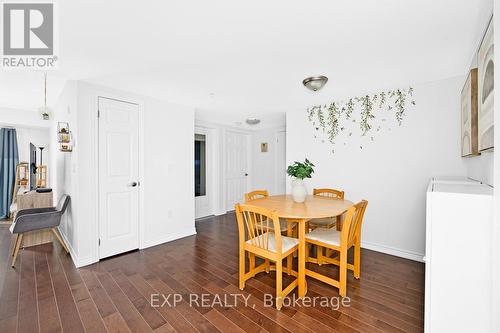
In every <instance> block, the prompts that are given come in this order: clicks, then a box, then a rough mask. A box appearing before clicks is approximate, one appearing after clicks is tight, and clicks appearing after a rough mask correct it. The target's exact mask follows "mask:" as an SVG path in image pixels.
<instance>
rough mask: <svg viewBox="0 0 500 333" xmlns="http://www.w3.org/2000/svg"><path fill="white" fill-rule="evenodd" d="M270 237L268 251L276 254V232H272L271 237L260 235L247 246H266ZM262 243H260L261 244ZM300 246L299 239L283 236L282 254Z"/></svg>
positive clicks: (248, 242) (250, 240)
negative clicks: (265, 243)
mask: <svg viewBox="0 0 500 333" xmlns="http://www.w3.org/2000/svg"><path fill="white" fill-rule="evenodd" d="M267 237H268V239H267V241H268V247H267V249H268V250H269V251H271V252H274V253H276V237H275V235H274V232H270V233H269V235H268V236H267V235H266V234H263V235H260V236H258V237H255V238H253V239H249V240H247V244H250V245H255V244H264V242H265V241H266V238H267ZM259 241H260V242H259ZM298 244H299V240H298V239H297V238H291V237H286V236H281V250H282V253H285V252H287V251H288V250H290V249H291V248H293V247H294V246H297V245H298Z"/></svg>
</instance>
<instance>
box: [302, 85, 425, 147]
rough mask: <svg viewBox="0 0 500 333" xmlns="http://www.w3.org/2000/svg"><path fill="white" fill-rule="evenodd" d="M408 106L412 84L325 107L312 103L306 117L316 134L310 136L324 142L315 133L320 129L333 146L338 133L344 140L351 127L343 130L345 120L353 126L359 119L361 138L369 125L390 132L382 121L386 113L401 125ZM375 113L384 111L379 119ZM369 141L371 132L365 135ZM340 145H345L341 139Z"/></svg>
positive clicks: (367, 131) (346, 124)
mask: <svg viewBox="0 0 500 333" xmlns="http://www.w3.org/2000/svg"><path fill="white" fill-rule="evenodd" d="M409 105H411V106H414V105H416V103H415V100H414V99H413V88H412V87H409V88H407V89H394V90H388V91H383V92H380V93H378V94H373V95H364V96H357V97H352V98H349V99H347V101H346V102H344V101H341V102H332V103H330V104H329V105H328V106H327V105H315V106H312V107H310V108H308V109H307V118H308V120H309V121H310V122H311V123H312V125H313V127H314V129H315V131H316V133H317V134H315V135H314V137H315V138H318V139H320V140H321V141H322V142H325V139H326V138H325V137H324V136H323V138H321V135H319V134H321V133H320V132H319V130H320V129H321V130H322V131H321V132H323V133H324V135H326V137H327V139H328V142H330V143H331V144H332V145H334V144H335V142H336V139H337V137H338V136H339V135H341V134H342V133H343V137H345V139H347V138H348V137H351V136H352V134H353V132H352V131H351V130H349V131H345V130H346V129H349V126H350V125H348V124H349V123H352V124H353V125H354V124H355V123H358V122H359V129H360V131H361V137H365V136H366V135H367V134H368V133H369V132H370V131H372V129H373V128H375V129H376V132H380V131H381V130H382V129H384V127H385V128H386V129H387V130H389V131H390V130H391V129H390V127H387V125H388V124H387V122H386V120H388V119H386V118H388V116H387V114H386V112H390V113H392V112H394V118H393V119H394V120H395V122H396V123H397V124H398V125H399V126H401V124H402V122H403V120H404V118H405V116H406V111H407V109H408V106H409ZM355 111H359V114H355ZM379 112H384V115H383V117H381V119H380V118H377V114H378V113H379ZM347 120H349V121H347ZM318 132H319V133H318ZM346 132H348V133H346ZM374 132H375V131H374ZM369 140H370V141H374V140H375V139H374V136H373V134H372V135H370V136H369ZM344 141H345V140H344ZM344 145H346V143H345V142H344ZM360 148H361V149H362V146H360ZM333 151H334V150H333V149H332V152H333Z"/></svg>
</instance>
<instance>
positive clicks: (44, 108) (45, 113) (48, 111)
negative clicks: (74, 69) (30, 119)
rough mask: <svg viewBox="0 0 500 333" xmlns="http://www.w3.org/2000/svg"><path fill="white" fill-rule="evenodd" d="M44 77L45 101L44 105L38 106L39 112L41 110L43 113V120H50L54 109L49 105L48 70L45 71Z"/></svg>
mask: <svg viewBox="0 0 500 333" xmlns="http://www.w3.org/2000/svg"><path fill="white" fill-rule="evenodd" d="M43 77H44V85H43V87H44V90H43V97H44V103H43V106H42V107H39V108H38V112H40V114H41V115H42V118H43V120H49V119H50V114H51V111H52V110H51V109H50V108H49V107H48V106H47V72H45V73H44V76H43Z"/></svg>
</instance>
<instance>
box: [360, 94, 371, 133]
mask: <svg viewBox="0 0 500 333" xmlns="http://www.w3.org/2000/svg"><path fill="white" fill-rule="evenodd" d="M357 101H359V102H361V122H360V124H359V127H360V128H361V131H363V136H364V135H366V133H367V132H368V131H369V130H371V128H372V126H371V125H370V120H371V119H373V118H375V116H374V115H373V113H372V110H373V103H372V100H371V99H370V96H368V95H366V96H365V97H359V98H357Z"/></svg>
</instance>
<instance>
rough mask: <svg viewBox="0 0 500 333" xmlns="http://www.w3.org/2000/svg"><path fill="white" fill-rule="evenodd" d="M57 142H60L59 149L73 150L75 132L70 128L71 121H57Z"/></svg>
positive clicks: (64, 150) (63, 150)
mask: <svg viewBox="0 0 500 333" xmlns="http://www.w3.org/2000/svg"><path fill="white" fill-rule="evenodd" d="M57 142H59V151H62V152H72V151H73V145H72V142H73V134H72V133H71V131H70V129H69V123H64V122H59V123H57Z"/></svg>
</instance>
